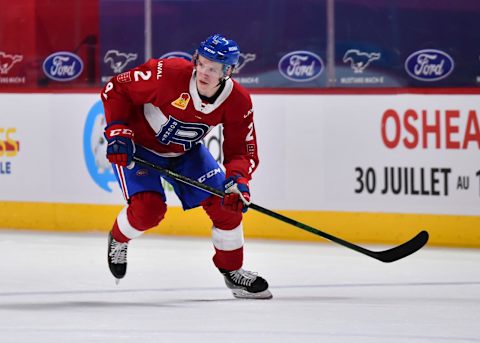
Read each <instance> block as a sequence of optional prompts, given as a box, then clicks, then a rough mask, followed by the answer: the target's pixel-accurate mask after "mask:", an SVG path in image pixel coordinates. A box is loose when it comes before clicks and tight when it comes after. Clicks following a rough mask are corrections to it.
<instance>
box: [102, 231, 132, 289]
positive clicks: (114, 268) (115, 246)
mask: <svg viewBox="0 0 480 343" xmlns="http://www.w3.org/2000/svg"><path fill="white" fill-rule="evenodd" d="M127 249H128V243H120V242H117V241H116V240H115V239H114V238H113V237H112V232H110V233H109V234H108V255H107V259H108V267H109V268H110V272H112V274H113V276H114V277H115V278H116V283H117V284H118V282H119V281H120V279H121V278H123V277H124V276H125V274H126V272H127Z"/></svg>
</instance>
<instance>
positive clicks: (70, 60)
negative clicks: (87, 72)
mask: <svg viewBox="0 0 480 343" xmlns="http://www.w3.org/2000/svg"><path fill="white" fill-rule="evenodd" d="M82 71H83V62H82V60H81V58H80V57H78V56H77V55H75V54H73V53H71V52H67V51H59V52H55V53H53V54H51V55H50V56H48V57H47V58H46V59H45V61H44V62H43V72H44V73H45V75H47V77H48V78H50V79H52V80H55V81H62V82H63V81H71V80H74V79H76V78H77V77H79V76H80V74H81V73H82Z"/></svg>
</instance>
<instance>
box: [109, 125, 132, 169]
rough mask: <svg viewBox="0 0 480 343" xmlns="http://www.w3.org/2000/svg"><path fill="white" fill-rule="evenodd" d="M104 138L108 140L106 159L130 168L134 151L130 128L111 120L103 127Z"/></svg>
mask: <svg viewBox="0 0 480 343" xmlns="http://www.w3.org/2000/svg"><path fill="white" fill-rule="evenodd" d="M105 138H106V139H107V141H108V145H107V159H108V160H109V161H110V162H111V163H115V164H118V165H119V166H122V167H128V168H132V167H133V165H134V162H133V161H132V159H133V154H134V153H135V144H133V131H132V129H130V128H129V127H128V126H127V125H125V124H124V123H122V122H118V121H117V122H111V123H110V124H108V125H107V127H106V128H105Z"/></svg>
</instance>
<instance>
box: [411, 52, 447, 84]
mask: <svg viewBox="0 0 480 343" xmlns="http://www.w3.org/2000/svg"><path fill="white" fill-rule="evenodd" d="M454 67H455V64H454V62H453V58H452V57H450V55H449V54H447V53H446V52H444V51H441V50H436V49H424V50H419V51H415V52H414V53H413V54H411V55H410V56H408V57H407V59H406V60H405V71H406V72H407V73H408V75H410V76H411V77H413V78H414V79H417V80H420V81H429V82H431V81H438V80H441V79H444V78H446V77H447V76H448V75H450V73H451V72H452V71H453V68H454Z"/></svg>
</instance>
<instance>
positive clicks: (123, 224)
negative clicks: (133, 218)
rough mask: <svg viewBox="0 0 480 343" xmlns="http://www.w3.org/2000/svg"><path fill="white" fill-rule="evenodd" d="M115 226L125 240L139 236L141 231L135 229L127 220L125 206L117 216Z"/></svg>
mask: <svg viewBox="0 0 480 343" xmlns="http://www.w3.org/2000/svg"><path fill="white" fill-rule="evenodd" d="M117 224H118V228H119V229H120V232H121V233H123V235H124V236H125V237H127V238H130V239H133V238H137V237H139V236H141V235H142V234H143V231H140V230H137V229H135V228H134V227H133V226H132V225H130V222H129V221H128V218H127V206H125V207H124V208H123V209H122V210H121V211H120V213H119V214H118V216H117Z"/></svg>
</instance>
